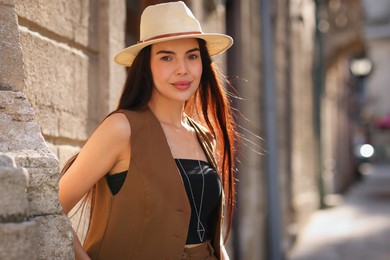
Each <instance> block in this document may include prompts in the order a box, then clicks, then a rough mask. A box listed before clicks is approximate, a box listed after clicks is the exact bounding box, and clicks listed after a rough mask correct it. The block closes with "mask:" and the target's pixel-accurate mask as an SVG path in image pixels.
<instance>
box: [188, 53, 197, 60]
mask: <svg viewBox="0 0 390 260" xmlns="http://www.w3.org/2000/svg"><path fill="white" fill-rule="evenodd" d="M197 58H199V55H198V54H190V55H188V59H190V60H195V59H197Z"/></svg>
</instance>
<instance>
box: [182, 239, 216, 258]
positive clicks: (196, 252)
mask: <svg viewBox="0 0 390 260" xmlns="http://www.w3.org/2000/svg"><path fill="white" fill-rule="evenodd" d="M181 259H183V260H184V259H187V260H217V258H216V257H215V255H214V249H213V246H212V245H211V243H210V242H209V241H207V242H206V243H203V244H201V245H199V246H196V247H191V248H187V247H185V248H184V251H183V255H182V257H181Z"/></svg>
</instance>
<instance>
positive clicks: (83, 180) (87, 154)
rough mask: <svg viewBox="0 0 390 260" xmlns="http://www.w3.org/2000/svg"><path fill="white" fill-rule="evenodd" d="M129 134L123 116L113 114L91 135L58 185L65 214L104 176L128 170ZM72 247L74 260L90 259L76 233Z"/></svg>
mask: <svg viewBox="0 0 390 260" xmlns="http://www.w3.org/2000/svg"><path fill="white" fill-rule="evenodd" d="M130 134H131V129H130V125H129V123H128V120H127V118H126V116H125V115H124V114H122V113H115V114H112V115H110V116H109V117H108V118H106V119H105V120H104V121H103V122H102V124H101V125H100V126H99V127H98V128H97V129H96V131H95V132H94V133H93V134H92V135H91V137H90V138H89V139H88V141H87V142H86V144H85V145H84V146H83V148H82V149H81V150H80V153H79V154H78V156H77V158H76V160H75V161H74V162H73V164H72V165H71V166H70V167H69V169H68V170H67V171H66V172H65V174H64V175H63V176H62V177H61V179H60V182H59V192H58V195H59V199H60V203H61V205H62V208H63V212H64V213H65V214H68V213H69V211H70V210H71V209H72V208H73V207H74V206H75V205H76V204H77V203H78V202H79V201H80V200H81V199H82V197H83V196H84V195H85V194H86V193H87V192H88V190H90V189H91V187H92V186H93V185H94V184H95V183H97V182H98V181H99V179H101V178H102V177H103V176H104V175H105V174H107V173H108V172H111V171H114V172H115V171H116V170H117V169H119V170H122V169H123V168H126V169H127V167H128V164H129V160H130ZM119 170H118V171H119ZM73 245H74V252H75V259H89V257H88V255H87V254H86V253H85V252H84V250H83V248H82V245H81V243H80V241H79V239H78V237H77V235H76V233H75V232H73Z"/></svg>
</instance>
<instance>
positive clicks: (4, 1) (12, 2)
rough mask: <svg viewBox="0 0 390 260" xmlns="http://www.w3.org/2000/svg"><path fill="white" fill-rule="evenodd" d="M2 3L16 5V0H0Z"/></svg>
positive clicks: (0, 3)
mask: <svg viewBox="0 0 390 260" xmlns="http://www.w3.org/2000/svg"><path fill="white" fill-rule="evenodd" d="M0 5H11V6H14V5H15V0H0Z"/></svg>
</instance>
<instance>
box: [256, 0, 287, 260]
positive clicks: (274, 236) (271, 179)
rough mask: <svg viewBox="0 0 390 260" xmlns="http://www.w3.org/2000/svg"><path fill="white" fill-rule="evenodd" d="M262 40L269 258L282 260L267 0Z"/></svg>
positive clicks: (265, 1)
mask: <svg viewBox="0 0 390 260" xmlns="http://www.w3.org/2000/svg"><path fill="white" fill-rule="evenodd" d="M259 7H260V18H261V40H262V55H263V61H264V62H263V70H262V77H263V88H262V97H263V98H262V104H263V108H262V111H263V118H264V121H263V122H264V124H263V125H264V133H265V140H266V142H265V145H266V151H267V154H266V156H265V175H266V197H267V198H266V200H267V215H266V229H267V243H268V245H267V248H268V252H267V257H266V258H267V259H269V260H281V259H282V248H281V238H280V237H281V235H280V225H281V221H280V216H281V214H280V198H279V192H280V188H279V169H278V140H277V135H278V134H277V133H278V128H277V124H276V121H277V110H276V108H277V106H276V104H277V102H276V98H275V83H274V79H275V65H274V48H273V46H274V35H273V29H272V25H271V14H270V8H269V1H268V0H260V3H259Z"/></svg>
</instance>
